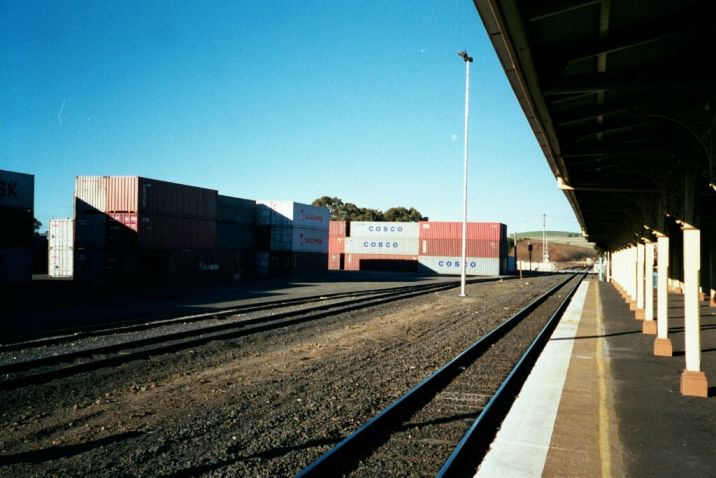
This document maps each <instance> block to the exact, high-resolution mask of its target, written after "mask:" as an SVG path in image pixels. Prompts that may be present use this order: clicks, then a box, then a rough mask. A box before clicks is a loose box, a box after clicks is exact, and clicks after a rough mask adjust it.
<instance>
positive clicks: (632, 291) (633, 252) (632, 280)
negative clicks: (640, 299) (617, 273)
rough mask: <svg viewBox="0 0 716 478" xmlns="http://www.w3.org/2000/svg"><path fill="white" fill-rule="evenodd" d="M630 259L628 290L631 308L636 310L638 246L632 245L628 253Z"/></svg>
mask: <svg viewBox="0 0 716 478" xmlns="http://www.w3.org/2000/svg"><path fill="white" fill-rule="evenodd" d="M628 257H629V260H628V262H627V271H626V272H627V283H628V284H629V286H628V287H627V291H628V292H629V309H631V310H636V281H637V275H636V261H637V247H636V246H631V247H630V248H629V254H628Z"/></svg>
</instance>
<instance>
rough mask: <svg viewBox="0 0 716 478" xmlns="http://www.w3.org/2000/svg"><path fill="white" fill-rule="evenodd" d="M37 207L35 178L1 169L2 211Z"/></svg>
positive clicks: (0, 205) (0, 207)
mask: <svg viewBox="0 0 716 478" xmlns="http://www.w3.org/2000/svg"><path fill="white" fill-rule="evenodd" d="M34 207H35V176H33V175H32V174H25V173H16V172H13V171H5V170H2V169H0V209H4V208H12V209H27V210H30V211H31V210H33V209H34Z"/></svg>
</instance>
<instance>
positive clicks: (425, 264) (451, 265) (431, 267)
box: [418, 256, 500, 276]
mask: <svg viewBox="0 0 716 478" xmlns="http://www.w3.org/2000/svg"><path fill="white" fill-rule="evenodd" d="M418 261H419V262H420V270H422V271H424V272H431V273H437V274H450V275H459V274H462V266H461V263H462V258H461V257H460V256H456V257H439V256H420V257H419V258H418ZM465 273H466V274H467V275H477V276H498V275H500V259H499V258H486V257H468V258H467V268H466V272H465Z"/></svg>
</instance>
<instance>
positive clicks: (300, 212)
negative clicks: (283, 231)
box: [256, 201, 330, 230]
mask: <svg viewBox="0 0 716 478" xmlns="http://www.w3.org/2000/svg"><path fill="white" fill-rule="evenodd" d="M329 222H330V212H329V211H328V209H326V208H324V207H318V206H312V205H310V204H301V203H297V202H293V201H257V202H256V223H257V224H260V225H263V226H268V225H271V226H291V225H292V226H295V227H308V228H313V229H325V230H328V227H329V226H328V224H329Z"/></svg>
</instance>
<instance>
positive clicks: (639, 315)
mask: <svg viewBox="0 0 716 478" xmlns="http://www.w3.org/2000/svg"><path fill="white" fill-rule="evenodd" d="M645 317H646V310H645V309H636V310H635V311H634V318H636V320H644V318H645Z"/></svg>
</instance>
